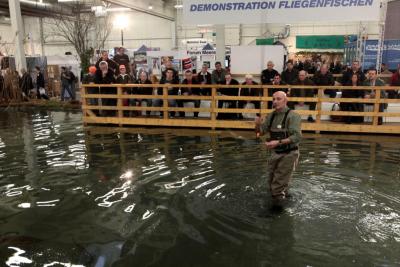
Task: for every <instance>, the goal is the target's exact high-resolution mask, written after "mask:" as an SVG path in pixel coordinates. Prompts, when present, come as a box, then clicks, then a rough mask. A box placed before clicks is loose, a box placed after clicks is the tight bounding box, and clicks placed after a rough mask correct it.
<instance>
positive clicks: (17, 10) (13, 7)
mask: <svg viewBox="0 0 400 267" xmlns="http://www.w3.org/2000/svg"><path fill="white" fill-rule="evenodd" d="M9 5H10V18H11V28H12V31H13V35H14V45H15V69H16V70H17V71H20V70H21V69H26V58H25V49H24V44H23V39H24V24H23V23H22V17H21V7H20V5H19V0H9Z"/></svg>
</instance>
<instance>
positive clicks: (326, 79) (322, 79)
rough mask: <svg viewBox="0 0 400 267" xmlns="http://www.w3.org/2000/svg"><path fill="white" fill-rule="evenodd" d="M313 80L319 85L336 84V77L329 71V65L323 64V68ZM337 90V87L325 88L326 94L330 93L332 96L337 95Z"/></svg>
mask: <svg viewBox="0 0 400 267" xmlns="http://www.w3.org/2000/svg"><path fill="white" fill-rule="evenodd" d="M313 81H314V84H315V85H318V86H334V85H335V79H334V78H333V75H332V74H331V73H330V72H329V70H328V65H327V64H323V65H321V68H320V70H319V71H317V72H316V73H315V75H314V77H313ZM336 91H337V90H335V89H325V90H324V93H325V94H326V95H329V97H331V98H335V97H336Z"/></svg>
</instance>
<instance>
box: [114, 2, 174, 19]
mask: <svg viewBox="0 0 400 267" xmlns="http://www.w3.org/2000/svg"><path fill="white" fill-rule="evenodd" d="M107 2H108V3H111V4H114V5H118V6H122V7H128V8H130V9H133V10H135V11H139V12H142V13H146V14H148V15H151V16H155V17H158V18H162V19H166V20H170V21H175V18H174V17H170V16H166V15H164V14H161V13H158V12H154V11H151V10H147V9H144V8H141V7H137V6H135V5H133V4H130V3H126V2H125V1H121V0H107Z"/></svg>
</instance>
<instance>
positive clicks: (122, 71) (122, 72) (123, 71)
mask: <svg viewBox="0 0 400 267" xmlns="http://www.w3.org/2000/svg"><path fill="white" fill-rule="evenodd" d="M119 73H121V74H126V67H125V65H124V64H121V65H119Z"/></svg>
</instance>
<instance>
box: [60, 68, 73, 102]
mask: <svg viewBox="0 0 400 267" xmlns="http://www.w3.org/2000/svg"><path fill="white" fill-rule="evenodd" d="M71 79H72V77H71V73H70V71H69V70H68V69H67V68H66V67H61V86H62V90H61V101H65V100H66V99H72V92H71Z"/></svg>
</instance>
